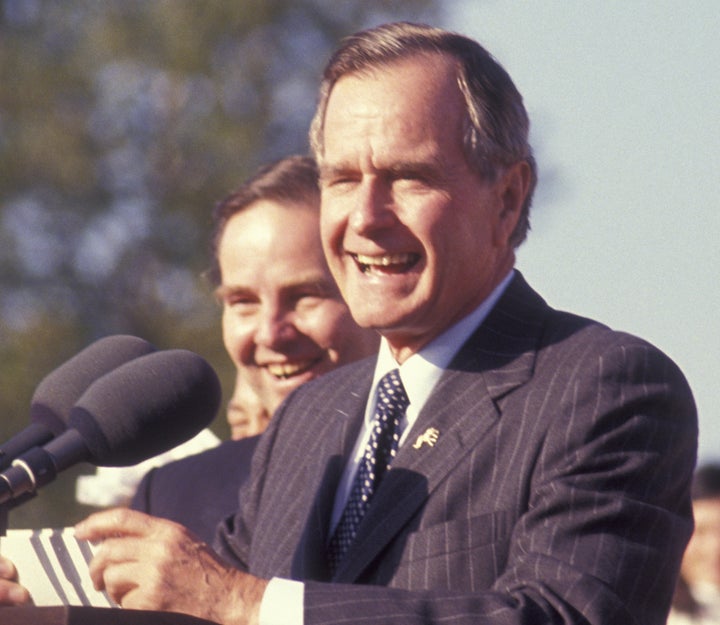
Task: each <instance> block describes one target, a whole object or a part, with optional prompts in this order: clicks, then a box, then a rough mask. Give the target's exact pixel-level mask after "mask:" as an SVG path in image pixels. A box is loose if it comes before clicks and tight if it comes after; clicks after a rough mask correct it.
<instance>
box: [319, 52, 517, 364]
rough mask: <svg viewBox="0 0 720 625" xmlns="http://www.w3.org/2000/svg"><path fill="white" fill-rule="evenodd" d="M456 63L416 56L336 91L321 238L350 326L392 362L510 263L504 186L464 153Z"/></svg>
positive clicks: (511, 216)
mask: <svg viewBox="0 0 720 625" xmlns="http://www.w3.org/2000/svg"><path fill="white" fill-rule="evenodd" d="M464 122H465V113H464V106H463V101H462V97H461V93H460V90H459V88H458V86H457V83H456V79H455V72H454V66H453V63H452V62H451V61H450V60H449V59H448V58H447V57H445V56H443V55H439V54H432V55H418V56H415V57H412V58H410V59H406V60H403V61H399V62H396V63H394V64H391V65H389V66H387V67H384V68H382V69H377V70H374V71H373V72H371V73H359V74H349V75H347V76H344V77H343V78H341V79H340V80H339V81H338V82H337V84H336V85H335V87H334V88H333V90H332V92H331V94H330V99H329V102H328V107H327V112H326V115H325V124H324V150H323V155H322V157H321V163H320V165H321V188H322V217H321V224H322V239H323V247H324V249H325V254H326V257H327V259H328V263H329V266H330V270H331V271H332V273H333V275H334V276H335V279H336V281H337V282H338V285H339V286H340V290H341V292H342V294H343V297H344V298H345V300H346V301H347V303H348V305H349V307H350V310H351V312H352V314H353V316H354V317H355V319H356V321H357V322H358V323H359V324H360V325H362V326H366V327H373V328H376V329H378V330H379V331H380V332H381V333H382V334H384V335H385V336H386V337H387V338H388V340H389V342H390V345H391V347H392V348H393V351H394V353H395V356H396V358H398V359H399V361H401V362H402V360H404V359H405V358H406V357H407V356H408V355H409V354H410V353H412V352H414V351H417V349H419V348H420V347H422V346H423V345H425V344H426V343H427V342H429V341H430V340H432V339H433V338H435V337H436V336H437V335H439V334H440V333H441V332H442V331H443V330H445V329H447V328H448V327H449V326H450V325H452V324H453V323H454V322H456V321H458V320H460V319H461V318H462V317H464V316H465V315H467V314H468V313H470V312H471V311H472V310H473V309H474V308H475V307H477V306H478V305H479V304H480V302H482V300H483V299H484V298H485V297H486V296H487V295H488V294H489V293H490V292H491V291H492V289H493V288H494V287H495V286H496V285H497V284H498V283H499V282H500V281H501V280H502V278H503V277H504V276H505V275H506V274H507V272H508V271H509V270H510V268H511V267H512V265H513V262H514V254H513V250H512V247H511V246H510V245H509V244H508V237H509V234H510V232H511V231H512V228H513V227H514V224H515V223H516V221H517V210H516V208H515V207H514V206H513V207H510V206H509V203H508V201H507V198H506V181H505V176H504V175H501V176H500V177H499V178H498V181H497V182H488V181H486V180H483V179H481V178H480V177H479V176H478V175H476V174H475V173H474V172H473V171H471V170H470V169H469V167H468V164H467V162H466V159H465V156H464V153H463V149H462V136H463V127H464Z"/></svg>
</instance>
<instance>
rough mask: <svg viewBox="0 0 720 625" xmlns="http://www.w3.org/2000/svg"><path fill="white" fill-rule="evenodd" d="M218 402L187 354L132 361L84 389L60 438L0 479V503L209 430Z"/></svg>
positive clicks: (209, 371) (202, 368) (206, 368)
mask: <svg viewBox="0 0 720 625" xmlns="http://www.w3.org/2000/svg"><path fill="white" fill-rule="evenodd" d="M220 396H221V389H220V381H219V380H218V378H217V375H216V374H215V371H214V370H213V368H212V367H211V366H210V365H209V364H208V363H207V362H206V361H205V360H204V359H203V358H201V357H200V356H198V355H197V354H195V353H193V352H190V351H187V350H182V349H174V350H166V351H160V352H154V353H151V354H147V355H145V356H141V357H139V358H136V359H134V360H131V361H130V362H127V363H125V364H123V365H121V366H119V367H118V368H117V369H115V370H113V371H111V372H109V373H107V374H105V375H104V376H102V377H101V378H99V379H98V380H96V381H95V382H94V383H92V384H91V385H90V387H89V388H88V389H87V390H86V391H85V392H84V393H83V395H82V396H81V397H80V399H79V400H78V401H77V403H76V404H75V406H74V407H73V408H72V410H71V411H70V417H69V419H68V428H67V430H66V431H65V432H63V433H62V434H60V435H59V436H58V437H57V438H55V439H53V440H52V441H50V442H49V443H48V444H47V445H45V446H44V447H34V448H32V449H30V450H29V451H28V452H26V453H24V454H23V455H22V456H21V457H19V458H18V459H16V460H15V461H14V462H13V463H12V466H11V467H10V468H9V469H7V470H6V471H4V472H3V473H1V474H0V504H2V503H4V502H6V501H8V500H11V499H14V498H17V497H19V496H20V495H23V494H25V493H31V492H34V491H35V490H36V489H37V488H38V487H40V486H44V485H45V484H47V483H48V482H51V481H52V480H53V479H55V477H56V476H57V474H58V473H59V472H60V471H63V470H65V469H67V468H68V467H70V466H72V465H74V464H77V463H78V462H83V461H89V462H91V463H93V464H97V465H102V466H126V465H132V464H137V463H138V462H140V461H142V460H145V459H147V458H150V457H152V456H155V455H157V454H159V453H162V452H164V451H167V450H169V449H172V448H173V447H176V446H177V445H178V444H180V443H182V442H184V441H186V440H188V439H190V438H191V437H192V436H194V435H195V434H197V433H198V432H199V431H200V430H202V429H203V428H204V427H206V426H207V425H209V423H210V422H211V421H212V420H213V419H214V417H215V415H216V413H217V410H218V407H219V406H220Z"/></svg>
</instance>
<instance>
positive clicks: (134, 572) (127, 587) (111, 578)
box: [101, 562, 141, 608]
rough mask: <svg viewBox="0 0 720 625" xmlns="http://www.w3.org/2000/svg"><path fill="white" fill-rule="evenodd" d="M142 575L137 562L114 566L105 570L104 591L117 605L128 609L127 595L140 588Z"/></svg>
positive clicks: (103, 578) (103, 577) (102, 582)
mask: <svg viewBox="0 0 720 625" xmlns="http://www.w3.org/2000/svg"><path fill="white" fill-rule="evenodd" d="M140 573H141V571H138V565H137V563H135V562H122V563H119V564H112V565H111V566H108V567H107V568H105V569H103V576H102V581H101V584H102V589H103V590H105V591H106V592H107V593H108V595H109V596H110V598H111V599H112V600H113V601H114V602H115V603H117V604H118V605H121V606H122V607H124V608H125V607H128V606H127V605H126V600H127V595H128V594H129V593H131V592H132V591H134V590H136V589H137V588H138V587H139V586H140V583H141V582H140Z"/></svg>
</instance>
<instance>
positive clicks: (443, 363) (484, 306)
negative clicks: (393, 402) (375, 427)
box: [368, 270, 515, 418]
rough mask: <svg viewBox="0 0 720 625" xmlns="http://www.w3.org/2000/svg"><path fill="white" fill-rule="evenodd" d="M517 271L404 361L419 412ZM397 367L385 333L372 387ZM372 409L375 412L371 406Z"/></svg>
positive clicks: (405, 378) (406, 384)
mask: <svg viewBox="0 0 720 625" xmlns="http://www.w3.org/2000/svg"><path fill="white" fill-rule="evenodd" d="M514 275H515V271H514V270H511V271H510V272H509V273H508V275H507V276H505V278H503V280H502V282H500V284H499V285H498V286H496V287H495V289H494V290H493V292H492V293H490V295H489V296H488V297H487V298H485V300H484V301H483V302H482V303H481V304H480V305H479V306H478V307H477V308H476V309H475V310H473V311H472V312H471V313H470V314H468V315H467V316H465V317H463V318H462V319H461V320H460V321H458V322H457V323H456V324H455V325H453V326H451V327H450V328H448V329H447V330H446V331H445V332H443V333H442V334H441V335H439V336H438V337H436V338H435V339H433V340H432V341H430V343H428V344H427V345H425V347H423V348H422V349H421V350H420V351H418V352H417V353H415V354H413V355H412V356H410V357H409V358H408V359H407V360H406V361H405V362H404V363H403V364H402V365H400V367H399V370H400V378H401V379H402V383H403V386H404V387H405V392H406V393H407V396H408V399H409V400H410V406H411V407H412V408H413V412H414V413H415V414H417V412H419V410H420V409H421V408H422V406H424V405H425V402H426V400H427V398H428V397H429V396H430V393H431V392H432V390H433V388H434V386H435V384H436V383H437V381H438V380H439V379H440V376H441V375H442V373H443V371H444V370H445V369H446V368H447V366H448V365H449V364H450V361H451V360H452V359H453V357H454V356H455V354H457V352H458V351H460V348H461V347H462V346H463V345H464V344H465V342H466V341H467V340H468V339H469V338H470V335H471V334H472V333H473V332H474V331H475V329H476V328H477V327H478V326H479V325H480V324H481V323H482V322H483V321H484V320H485V318H486V317H487V316H488V314H489V313H490V311H491V310H492V309H493V307H494V306H495V304H496V303H497V301H498V299H500V296H501V295H502V294H503V293H504V292H505V289H506V288H507V286H508V284H510V281H511V280H512V278H513V276H514ZM396 368H398V364H397V362H396V361H395V358H394V357H393V355H392V353H391V352H390V346H389V345H388V343H387V340H386V339H385V337H382V338H381V340H380V349H379V352H378V359H377V363H376V365H375V375H374V377H373V385H372V388H376V387H377V384H378V382H379V381H380V379H381V378H382V377H383V376H384V375H385V374H386V373H387V372H388V371H391V370H392V369H396ZM370 400H371V401H370V402H369V405H370V406H374V404H375V398H374V396H373V397H371V398H370ZM368 412H370V413H372V411H371V410H369V411H368ZM370 418H372V414H370Z"/></svg>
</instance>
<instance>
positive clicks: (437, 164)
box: [319, 155, 444, 181]
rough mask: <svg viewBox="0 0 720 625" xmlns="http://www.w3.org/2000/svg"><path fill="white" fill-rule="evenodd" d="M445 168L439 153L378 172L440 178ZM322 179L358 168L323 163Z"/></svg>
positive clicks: (384, 167) (398, 162)
mask: <svg viewBox="0 0 720 625" xmlns="http://www.w3.org/2000/svg"><path fill="white" fill-rule="evenodd" d="M443 169H444V164H443V159H442V158H441V157H440V156H439V155H437V156H433V157H431V158H428V159H427V160H422V161H397V162H394V163H390V164H389V165H387V166H381V167H379V168H377V171H378V172H389V173H390V175H392V176H398V175H402V174H407V173H411V174H414V175H419V176H424V177H428V178H433V179H435V178H439V177H440V176H441V174H442V171H443ZM319 171H320V180H321V181H323V180H327V179H331V178H333V177H336V176H338V175H344V174H350V173H355V172H357V171H358V168H357V167H356V166H354V165H351V164H349V163H338V164H337V165H327V164H325V165H321V166H320V168H319Z"/></svg>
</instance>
